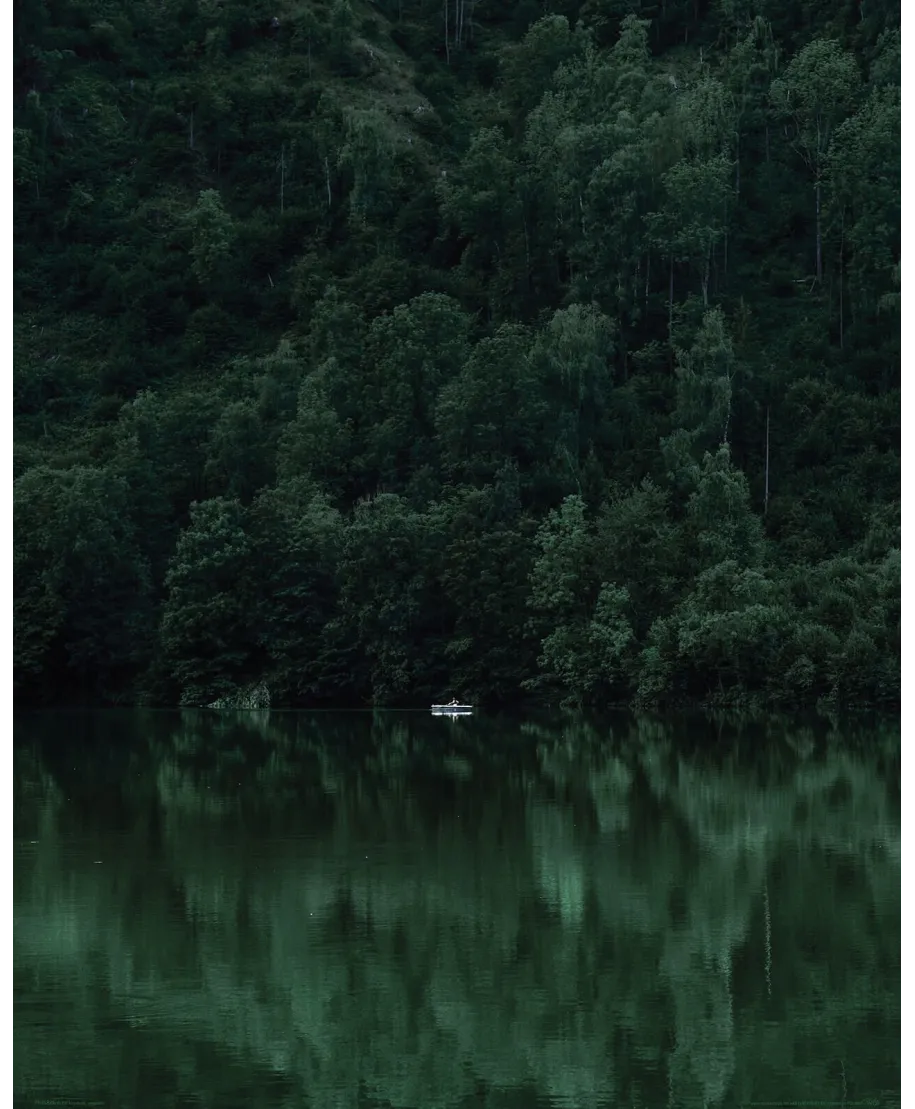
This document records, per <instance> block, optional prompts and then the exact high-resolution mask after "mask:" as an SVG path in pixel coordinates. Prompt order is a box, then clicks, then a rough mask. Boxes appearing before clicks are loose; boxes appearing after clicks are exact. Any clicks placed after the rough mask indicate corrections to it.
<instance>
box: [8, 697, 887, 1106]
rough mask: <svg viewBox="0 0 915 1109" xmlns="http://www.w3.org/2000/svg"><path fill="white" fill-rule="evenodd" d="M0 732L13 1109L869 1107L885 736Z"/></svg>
mask: <svg viewBox="0 0 915 1109" xmlns="http://www.w3.org/2000/svg"><path fill="white" fill-rule="evenodd" d="M15 741H16V742H15V828H14V832H15V877H14V912H15V933H14V964H15V1010H14V1016H15V1079H14V1081H15V1090H16V1103H17V1104H18V1105H22V1106H31V1105H36V1104H39V1103H41V1102H43V1101H44V1102H49V1101H52V1100H54V1099H70V1100H71V1101H75V1102H77V1103H81V1104H83V1105H86V1104H88V1103H94V1104H96V1105H98V1106H103V1107H106V1109H107V1107H124V1109H145V1107H147V1106H149V1107H150V1109H152V1107H155V1109H164V1107H168V1106H207V1107H213V1109H223V1107H225V1109H231V1107H233V1106H238V1107H246V1109H248V1107H263V1109H280V1107H282V1109H291V1107H293V1106H313V1107H315V1109H335V1107H353V1109H354V1107H357V1106H359V1107H365V1109H369V1107H381V1106H385V1107H387V1106H393V1107H398V1109H435V1107H438V1109H471V1107H477V1106H488V1107H493V1109H494V1107H500V1109H546V1107H547V1106H556V1107H558V1106H568V1107H576V1109H590V1107H594V1109H597V1107H602V1109H603V1107H610V1106H625V1107H639V1109H642V1107H648V1109H657V1107H665V1106H672V1107H673V1106H676V1107H684V1109H686V1107H692V1106H697V1107H700V1106H701V1107H703V1109H711V1107H718V1106H721V1107H729V1106H739V1105H753V1104H754V1103H756V1104H757V1105H761V1104H763V1103H768V1104H770V1105H774V1104H783V1103H790V1102H814V1101H818V1102H820V1103H823V1104H826V1103H829V1104H833V1105H836V1106H840V1105H848V1106H851V1105H853V1104H857V1105H862V1104H864V1103H865V1101H870V1103H871V1104H874V1105H882V1106H898V1105H899V1095H898V1092H897V1091H898V1089H899V1066H900V1014H899V1010H900V985H899V962H900V801H899V796H900V795H899V724H898V721H892V722H882V723H881V722H879V721H878V722H874V721H870V722H869V723H862V722H860V721H858V722H857V723H853V724H849V725H842V724H836V723H835V722H832V723H831V724H830V723H827V722H824V721H820V722H819V723H814V724H809V723H808V724H807V725H801V724H800V723H797V722H794V723H792V722H791V721H773V720H772V719H768V720H766V721H765V722H763V723H756V724H751V723H747V722H743V723H740V722H734V721H730V722H729V721H727V720H721V719H715V720H712V719H707V718H703V719H680V720H673V719H668V720H656V719H646V718H638V719H637V718H631V717H620V718H610V719H606V720H604V721H597V722H595V721H584V720H582V719H580V718H569V719H565V720H554V721H552V722H550V723H534V722H531V721H527V722H518V721H506V720H501V721H499V720H486V719H483V718H481V717H471V718H464V719H457V720H449V719H442V718H436V719H432V718H430V717H427V716H425V715H418V714H397V713H385V714H381V713H376V714H374V715H373V714H370V713H364V714H357V713H353V714H317V713H316V714H300V713H288V714H287V713H275V712H274V713H262V714H261V713H247V714H237V715H236V714H226V715H219V714H214V713H208V714H207V713H189V712H184V713H174V714H168V713H149V712H146V713H143V712H124V713H98V714H79V715H77V714H72V715H66V714H42V715H30V716H21V717H19V718H17V720H16V724H15Z"/></svg>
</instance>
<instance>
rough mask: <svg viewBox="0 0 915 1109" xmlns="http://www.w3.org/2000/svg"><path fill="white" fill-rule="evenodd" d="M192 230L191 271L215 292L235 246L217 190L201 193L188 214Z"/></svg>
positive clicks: (204, 285) (230, 223)
mask: <svg viewBox="0 0 915 1109" xmlns="http://www.w3.org/2000/svg"><path fill="white" fill-rule="evenodd" d="M190 223H191V229H192V241H191V258H192V259H193V261H192V263H191V267H192V269H193V271H194V276H195V277H196V278H197V280H198V281H199V282H200V283H201V285H203V287H204V288H205V289H208V290H211V289H215V288H217V287H218V286H220V285H221V283H223V282H224V281H225V277H226V266H227V265H229V264H230V262H231V259H232V255H233V247H234V243H235V230H234V225H233V221H232V217H231V216H230V215H229V213H228V212H227V211H226V210H225V207H224V206H223V202H222V198H221V197H220V195H219V192H218V191H217V190H216V189H204V190H203V191H202V192H201V193H200V195H199V197H198V198H197V204H196V205H195V207H194V208H193V210H192V211H191V214H190Z"/></svg>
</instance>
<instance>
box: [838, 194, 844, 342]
mask: <svg viewBox="0 0 915 1109" xmlns="http://www.w3.org/2000/svg"><path fill="white" fill-rule="evenodd" d="M844 349H845V209H844V208H843V209H842V238H841V240H840V242H839V350H844Z"/></svg>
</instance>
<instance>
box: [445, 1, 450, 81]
mask: <svg viewBox="0 0 915 1109" xmlns="http://www.w3.org/2000/svg"><path fill="white" fill-rule="evenodd" d="M445 61H446V62H447V63H448V65H451V46H450V44H449V42H448V0H445Z"/></svg>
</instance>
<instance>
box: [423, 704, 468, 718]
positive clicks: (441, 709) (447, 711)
mask: <svg viewBox="0 0 915 1109" xmlns="http://www.w3.org/2000/svg"><path fill="white" fill-rule="evenodd" d="M472 712H473V705H459V704H458V703H457V701H452V702H451V704H450V705H433V706H432V715H433V716H470V714H471V713H472Z"/></svg>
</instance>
